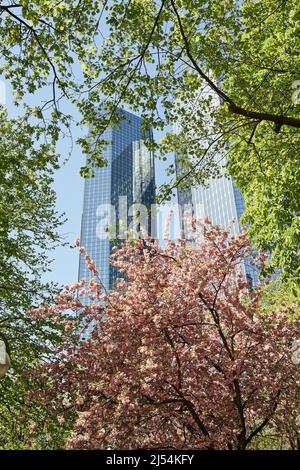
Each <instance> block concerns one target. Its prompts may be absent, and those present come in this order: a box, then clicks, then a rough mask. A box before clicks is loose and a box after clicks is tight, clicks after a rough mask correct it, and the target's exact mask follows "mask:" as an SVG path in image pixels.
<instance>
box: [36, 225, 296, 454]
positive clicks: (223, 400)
mask: <svg viewBox="0 0 300 470" xmlns="http://www.w3.org/2000/svg"><path fill="white" fill-rule="evenodd" d="M193 227H194V229H195V234H194V239H195V243H194V245H191V243H187V242H185V241H183V240H178V241H169V242H168V244H167V246H166V247H165V248H164V249H162V248H161V247H160V246H159V242H158V241H157V240H154V241H153V240H151V239H150V238H145V239H140V240H135V241H133V240H128V241H126V242H125V243H124V244H122V245H121V246H116V247H114V254H113V255H112V260H111V262H112V264H113V265H115V266H117V267H118V269H119V271H120V273H123V274H122V275H123V278H120V279H118V281H117V285H116V288H115V289H113V290H112V291H111V292H110V293H107V292H105V290H104V288H103V284H102V282H101V273H100V274H98V272H97V269H96V267H95V264H94V263H93V261H92V260H91V259H90V257H89V256H88V255H86V261H87V263H88V265H89V267H90V269H91V271H92V273H93V274H94V276H93V278H92V279H91V280H90V281H89V282H88V283H87V282H86V281H85V280H84V279H83V280H81V281H79V282H77V283H75V284H73V285H71V286H66V287H65V289H64V290H63V292H61V294H60V295H59V296H57V297H55V299H54V302H53V304H52V305H48V306H42V307H40V308H39V309H36V310H35V311H34V312H33V313H32V314H33V315H35V316H42V317H47V315H50V314H51V315H53V313H54V314H55V315H56V318H57V321H58V322H60V321H63V322H64V326H65V330H66V334H65V340H64V342H63V344H62V345H61V347H60V349H59V350H58V351H57V357H56V360H54V359H53V360H52V361H51V362H48V363H47V364H44V365H42V366H41V367H40V368H39V369H38V370H37V371H36V376H37V377H39V381H40V387H39V390H36V391H35V392H34V394H33V395H34V399H35V400H43V401H44V402H46V403H47V405H48V406H49V409H52V410H53V413H54V414H55V415H56V416H57V419H58V420H59V422H60V423H61V425H64V422H65V420H66V419H69V418H70V416H71V415H72V416H73V417H74V422H73V426H72V429H71V432H70V435H69V438H68V440H67V444H66V445H67V448H69V449H82V448H83V449H108V448H109V449H141V448H143V449H246V448H249V447H250V448H251V447H252V448H253V446H254V445H255V442H256V441H257V439H259V438H262V437H264V436H265V437H266V436H267V437H266V439H268V443H269V444H268V445H269V446H270V447H272V445H273V444H272V439H271V438H270V437H268V436H272V435H273V434H276V436H277V439H278V435H280V436H281V437H280V439H281V445H283V446H286V447H291V446H292V442H296V441H297V432H298V428H299V426H298V425H297V423H298V421H297V418H298V409H299V386H300V371H299V366H298V365H297V363H295V362H297V361H293V360H292V357H293V351H292V344H293V342H294V341H295V340H297V339H298V338H300V322H299V320H298V319H297V318H295V316H293V307H292V306H289V307H286V308H282V309H280V308H276V309H274V311H270V309H268V310H266V311H264V308H263V306H261V302H260V299H261V295H262V290H263V286H262V285H260V284H259V285H258V286H257V287H255V288H254V289H252V290H251V289H250V288H249V285H247V283H246V282H245V281H244V275H243V268H242V262H243V260H245V259H247V260H249V256H252V258H253V262H254V263H255V264H256V266H257V268H258V269H260V268H261V267H262V266H263V265H264V262H265V256H264V255H263V254H257V253H256V255H252V254H251V246H250V243H249V241H248V239H247V234H246V233H243V234H241V235H239V236H231V235H230V233H229V230H228V231H225V230H222V229H221V228H220V227H218V226H212V225H211V224H210V222H209V221H208V220H206V221H205V223H204V224H201V223H199V222H194V223H193ZM77 245H78V247H79V249H80V251H81V252H82V253H84V252H85V249H84V247H80V241H79V240H77ZM83 298H85V299H86V298H88V302H87V303H86V304H85V303H84V302H83V300H82V299H83ZM66 310H71V311H73V312H74V315H70V319H69V320H68V321H65V320H61V313H62V312H65V311H66ZM75 332H76V341H75V340H74V333H75ZM71 333H72V334H71ZM291 430H292V431H291ZM295 439H296V440H295ZM282 443H283V444H282Z"/></svg>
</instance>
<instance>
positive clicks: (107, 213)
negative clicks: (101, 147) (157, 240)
mask: <svg viewBox="0 0 300 470" xmlns="http://www.w3.org/2000/svg"><path fill="white" fill-rule="evenodd" d="M118 112H119V113H120V114H121V115H122V120H121V121H120V123H119V124H118V125H115V126H113V127H112V128H108V129H107V130H106V131H105V132H104V134H103V135H102V136H101V139H103V140H105V141H106V142H108V144H107V146H106V149H105V152H104V153H103V155H104V157H105V158H106V160H107V166H105V167H103V168H97V169H96V170H95V176H94V177H93V178H90V179H86V180H85V184H84V202H83V214H82V222H81V245H82V246H84V247H85V248H86V251H87V252H88V253H89V255H90V256H91V258H92V259H93V261H94V262H95V264H96V266H97V268H98V270H99V277H100V279H101V282H102V283H103V284H104V286H105V288H106V289H107V290H109V289H111V288H113V287H114V283H115V280H116V278H117V277H118V272H117V269H116V268H115V267H113V266H111V265H110V263H109V257H110V254H111V249H112V246H113V245H114V244H115V242H114V241H113V239H114V238H116V236H117V235H119V236H120V235H121V237H122V233H123V238H125V236H126V233H127V232H128V231H130V230H131V233H133V231H134V229H135V227H134V225H135V220H136V219H135V216H136V213H138V214H140V212H142V211H144V214H143V219H142V220H143V221H145V224H143V225H144V226H145V228H146V229H148V233H149V234H151V235H152V236H155V231H156V219H155V216H152V217H151V212H150V209H151V205H152V204H155V173H154V156H153V152H152V151H151V150H149V148H148V147H147V146H146V145H145V141H146V140H152V139H153V134H152V129H151V130H149V131H148V132H147V133H145V132H144V131H143V130H142V121H141V118H140V117H138V116H136V115H134V114H132V113H129V112H127V111H123V110H120V109H119V110H118ZM141 204H142V205H143V206H141ZM145 207H146V208H147V210H148V212H147V211H146V212H147V213H146V214H145ZM139 220H141V216H140V218H139ZM81 278H85V279H87V280H88V279H89V278H90V273H89V270H88V269H87V266H86V263H85V260H84V259H83V256H82V255H81V256H80V260H79V279H81Z"/></svg>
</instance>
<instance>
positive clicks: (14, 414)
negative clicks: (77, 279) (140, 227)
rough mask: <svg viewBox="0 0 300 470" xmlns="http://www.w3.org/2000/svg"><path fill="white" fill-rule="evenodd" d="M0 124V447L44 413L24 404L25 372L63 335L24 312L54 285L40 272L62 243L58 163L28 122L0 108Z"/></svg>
mask: <svg viewBox="0 0 300 470" xmlns="http://www.w3.org/2000/svg"><path fill="white" fill-rule="evenodd" d="M0 122H1V135H0V153H1V161H0V194H1V198H0V337H1V338H2V337H4V338H5V339H6V341H7V343H8V346H9V348H10V357H11V362H12V367H11V369H10V371H9V372H8V373H7V374H6V376H5V377H4V378H1V380H0V394H1V398H0V447H1V448H23V447H24V446H25V445H28V439H27V438H28V432H29V423H30V422H33V421H35V422H36V421H37V422H39V421H41V422H42V421H43V418H44V417H45V415H46V414H47V410H46V409H42V408H41V407H40V406H38V405H35V404H34V403H26V397H27V396H28V390H29V389H30V384H29V379H28V376H27V374H28V373H29V371H31V370H32V369H34V368H35V367H36V366H37V364H39V363H40V362H41V361H42V360H45V359H46V358H47V357H48V356H49V354H50V353H51V351H52V352H53V349H54V348H56V347H57V345H58V344H59V342H60V340H61V334H62V333H61V328H60V326H59V325H57V324H56V323H55V322H54V321H53V319H50V318H49V319H47V321H41V320H38V321H34V320H33V319H32V318H31V317H29V316H28V314H27V312H28V310H29V309H31V308H32V307H33V306H35V305H37V304H40V303H41V302H47V300H49V298H50V296H52V295H53V293H54V292H56V290H57V286H54V285H50V284H48V283H45V282H43V280H42V277H43V274H44V273H45V272H46V271H48V270H49V259H48V257H47V256H46V252H47V251H48V250H51V249H53V248H54V247H55V246H56V245H57V244H58V243H61V242H62V240H61V239H60V237H59V235H58V228H59V227H60V225H61V223H62V221H63V219H62V218H61V217H59V216H58V215H57V213H56V211H55V193H54V191H53V190H52V189H51V184H52V173H53V171H54V169H55V168H56V167H57V156H56V155H55V153H54V149H53V147H52V145H51V144H47V143H43V142H42V141H41V138H40V135H39V130H38V129H37V128H36V127H35V126H33V125H32V124H31V123H30V120H29V119H25V118H22V119H21V118H16V119H10V120H9V119H8V117H7V113H6V112H5V111H4V110H3V109H1V110H0ZM57 439H58V438H57Z"/></svg>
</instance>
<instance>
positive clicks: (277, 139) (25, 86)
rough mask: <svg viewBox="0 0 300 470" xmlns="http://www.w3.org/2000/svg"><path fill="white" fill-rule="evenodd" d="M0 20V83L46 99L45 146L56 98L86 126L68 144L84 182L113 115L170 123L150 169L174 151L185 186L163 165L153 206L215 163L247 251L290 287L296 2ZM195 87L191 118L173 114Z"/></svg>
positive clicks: (298, 264)
mask: <svg viewBox="0 0 300 470" xmlns="http://www.w3.org/2000/svg"><path fill="white" fill-rule="evenodd" d="M3 3H4V2H3ZM0 9H1V10H2V14H1V16H0V33H1V41H0V49H1V52H2V61H3V65H2V67H1V70H0V72H2V73H3V74H4V76H5V77H6V78H7V79H10V80H11V82H12V85H13V88H14V90H15V93H16V97H17V99H19V100H20V99H21V98H22V99H23V100H25V99H26V98H27V93H28V92H29V93H34V92H39V91H40V90H41V89H47V90H48V91H47V92H46V91H45V96H47V104H45V103H44V104H43V105H42V104H41V105H40V106H39V109H38V113H37V118H38V119H39V118H45V115H47V116H48V118H49V119H50V121H49V124H48V125H47V129H46V132H50V134H51V135H52V136H54V137H55V138H57V136H58V135H59V132H60V120H61V119H63V120H64V124H67V123H68V120H69V118H68V117H67V116H65V115H64V114H63V106H62V104H63V102H64V100H65V99H69V100H70V101H71V102H72V103H73V104H74V105H76V106H77V107H78V109H79V110H80V112H81V113H82V123H84V124H86V125H90V126H92V131H91V133H90V136H89V138H84V137H83V138H81V139H80V143H81V145H82V148H83V151H84V153H86V154H87V156H88V160H87V161H88V165H87V167H83V168H82V174H83V175H84V176H90V174H91V173H92V172H93V165H100V166H101V165H104V164H105V159H104V158H103V152H102V150H103V144H104V142H103V141H102V140H101V138H99V135H101V133H102V132H103V130H104V129H105V128H106V127H107V126H108V125H111V124H113V123H115V122H117V121H118V120H119V119H120V116H117V114H116V109H117V107H118V106H120V105H124V104H125V105H128V106H130V107H131V108H132V109H133V110H136V111H138V112H141V113H142V114H143V117H144V125H145V126H146V127H147V126H150V125H153V126H154V127H155V128H157V129H167V128H166V126H168V125H170V123H172V122H174V120H179V121H180V123H181V125H182V127H181V132H179V133H178V134H177V135H174V134H172V133H169V134H168V135H167V136H166V138H165V139H164V141H163V142H162V144H160V145H158V147H159V148H160V150H161V156H162V158H166V152H169V151H170V150H178V148H179V149H180V155H181V156H180V158H181V160H182V165H183V167H184V168H186V170H187V171H186V177H185V178H183V177H182V176H181V177H180V179H179V180H178V178H176V175H175V168H174V165H171V167H170V168H169V173H170V174H173V176H174V181H173V183H172V184H171V185H164V186H163V187H162V188H161V190H162V197H163V198H168V197H169V196H170V193H171V192H172V189H174V188H175V187H176V186H178V185H179V184H184V182H185V184H186V185H190V184H194V183H195V182H200V183H202V182H203V181H205V180H206V179H207V177H209V176H211V175H216V174H217V167H216V162H215V156H216V155H218V156H219V158H220V159H222V158H223V159H224V162H225V157H226V166H227V169H228V171H229V173H230V174H231V175H232V176H233V177H234V178H235V181H236V183H237V184H238V185H239V186H240V188H241V190H242V192H243V194H244V196H245V200H246V214H245V217H244V221H245V222H246V223H248V224H249V227H250V233H251V235H252V237H253V240H254V241H255V243H256V244H257V245H258V246H259V247H261V248H262V249H264V250H267V251H270V252H272V266H273V267H280V268H282V269H283V270H284V274H285V276H286V277H288V278H289V279H292V280H293V282H295V283H299V279H300V251H299V241H300V240H299V238H300V226H299V224H300V222H299V212H300V208H299V197H298V194H299V181H300V179H299V154H298V152H297V147H298V146H299V132H300V131H299V129H300V118H299V93H298V91H299V80H298V79H299V72H298V70H299V57H300V55H299V48H300V41H299V28H300V27H299V24H300V10H299V2H297V1H296V0H257V1H253V0H243V1H242V2H239V1H237V0H223V1H219V0H212V1H209V2H207V1H204V0H193V1H191V0H169V1H167V0H127V1H124V0H111V1H107V0H101V1H100V0H82V1H80V2H75V1H64V2H57V3H56V2H50V1H49V0H35V1H30V2H29V1H28V0H22V1H21V2H19V3H18V4H15V3H12V2H10V4H6V5H4V4H2V5H1V6H0ZM47 85H49V87H50V88H49V87H47ZM203 87H206V88H207V90H209V93H206V94H205V93H204V94H202V95H201V98H200V97H199V100H198V106H197V110H195V112H194V113H193V119H191V112H190V110H189V108H188V107H186V105H185V103H186V102H187V101H190V100H194V99H195V94H196V93H198V91H199V90H202V89H203ZM48 88H49V89H48ZM49 95H50V96H49ZM218 100H219V104H218V105H217V106H216V105H214V106H212V101H218ZM174 101H176V102H177V103H178V105H177V106H175V107H174ZM103 109H104V110H105V111H106V113H103ZM50 110H51V111H50ZM47 113H48V114H47ZM49 113H50V115H49ZM208 122H209V123H210V124H209V126H208V125H207V123H208ZM92 141H93V143H94V145H93V146H91V142H92ZM229 143H230V146H229V147H228V144H229Z"/></svg>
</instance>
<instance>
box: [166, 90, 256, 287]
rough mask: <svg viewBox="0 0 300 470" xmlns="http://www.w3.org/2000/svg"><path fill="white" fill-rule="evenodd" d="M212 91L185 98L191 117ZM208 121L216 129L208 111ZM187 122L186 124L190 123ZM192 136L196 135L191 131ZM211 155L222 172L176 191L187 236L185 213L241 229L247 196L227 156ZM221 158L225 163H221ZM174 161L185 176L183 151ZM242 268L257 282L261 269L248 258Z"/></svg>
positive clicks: (177, 125) (215, 102) (214, 102)
mask: <svg viewBox="0 0 300 470" xmlns="http://www.w3.org/2000/svg"><path fill="white" fill-rule="evenodd" d="M209 94H210V92H209V91H207V90H206V89H199V90H198V92H196V93H195V95H194V96H192V97H191V99H190V100H187V101H185V102H184V104H185V108H186V109H187V110H188V111H189V112H190V119H191V121H192V120H194V115H195V114H196V113H197V110H198V108H199V105H198V103H199V102H200V101H201V99H202V98H204V99H205V98H207V96H209ZM181 103H182V102H181ZM219 103H220V101H219V99H218V98H216V97H213V98H212V100H211V106H213V107H217V106H218V105H219ZM175 106H176V104H175ZM206 121H207V122H206V126H207V129H209V130H210V129H211V130H212V131H211V132H213V123H212V122H211V121H210V117H209V115H208V116H207V120H206ZM184 125H185V128H186V126H187V124H186V123H185V124H184ZM174 130H175V132H177V133H179V132H180V131H181V130H182V126H181V124H180V122H175V123H174ZM191 137H197V136H196V135H195V134H193V133H192V135H191ZM202 143H205V141H204V142H203V141H202ZM208 145H209V144H208V142H207V146H208ZM210 158H211V160H212V161H214V162H215V164H216V166H217V167H219V174H220V176H219V177H216V178H210V179H209V180H208V181H207V182H206V184H205V185H200V184H198V185H195V186H194V187H189V188H188V189H184V190H183V189H180V188H179V189H178V191H177V194H178V203H179V224H180V230H181V232H182V234H183V236H184V237H185V238H188V231H189V229H188V222H187V221H186V218H185V215H187V216H188V217H189V216H194V217H197V218H199V219H203V218H204V217H208V219H209V220H210V221H211V222H212V223H213V224H214V225H220V226H221V227H222V228H224V229H226V228H227V227H228V226H229V225H230V224H231V234H238V233H240V230H241V223H240V218H241V215H242V214H243V212H244V198H243V196H242V194H241V193H240V191H239V188H238V187H237V185H235V184H234V181H233V179H232V177H231V176H229V175H227V174H226V171H225V166H226V157H225V156H223V158H221V159H220V155H218V154H217V153H216V154H215V155H212V154H211V156H210ZM220 160H221V161H222V163H220ZM175 161H176V172H177V176H178V177H182V176H183V175H184V174H185V172H186V170H184V168H183V167H182V165H181V162H180V154H178V155H177V156H176V157H175ZM191 163H192V164H193V163H195V161H194V159H191ZM188 217H187V218H188ZM243 271H244V277H245V280H247V281H248V282H249V284H250V285H255V283H256V282H257V279H258V272H257V270H255V269H254V268H253V266H251V265H250V264H249V262H248V260H245V262H244V265H243Z"/></svg>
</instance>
